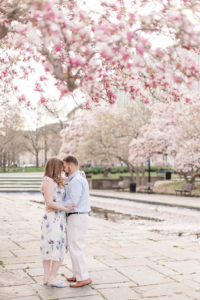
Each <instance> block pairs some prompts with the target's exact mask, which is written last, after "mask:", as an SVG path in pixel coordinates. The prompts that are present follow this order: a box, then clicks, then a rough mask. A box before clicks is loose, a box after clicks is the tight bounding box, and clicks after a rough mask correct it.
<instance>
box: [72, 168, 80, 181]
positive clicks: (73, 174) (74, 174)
mask: <svg viewBox="0 0 200 300" xmlns="http://www.w3.org/2000/svg"><path fill="white" fill-rule="evenodd" d="M78 174H80V171H79V170H78V171H76V172H74V173H72V174H71V175H69V181H71V180H72V179H73V178H74V176H76V175H78Z"/></svg>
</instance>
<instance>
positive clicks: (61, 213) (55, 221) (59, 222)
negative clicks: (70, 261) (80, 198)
mask: <svg viewBox="0 0 200 300" xmlns="http://www.w3.org/2000/svg"><path fill="white" fill-rule="evenodd" d="M62 170H63V163H62V161H61V160H60V159H58V158H54V157H53V158H50V159H48V161H47V163H46V165H45V171H44V177H43V181H42V194H43V196H44V200H45V203H46V205H48V206H49V207H52V208H54V209H56V211H54V212H51V213H45V214H44V216H43V218H42V224H41V243H40V252H41V257H42V260H43V266H44V284H48V285H49V286H53V287H60V288H61V287H66V285H64V284H63V282H62V281H59V280H57V278H56V276H57V272H58V269H59V267H60V266H61V264H62V262H63V259H64V257H65V254H66V251H67V243H66V238H67V228H66V214H65V212H66V211H69V210H72V209H73V208H75V207H76V206H75V205H74V204H73V205H71V206H69V207H64V206H62V205H60V204H59V202H63V201H64V198H65V188H64V183H63V178H62V176H61V173H62Z"/></svg>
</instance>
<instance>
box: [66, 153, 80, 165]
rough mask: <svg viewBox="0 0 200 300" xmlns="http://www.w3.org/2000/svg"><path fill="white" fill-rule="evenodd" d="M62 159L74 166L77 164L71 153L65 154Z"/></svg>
mask: <svg viewBox="0 0 200 300" xmlns="http://www.w3.org/2000/svg"><path fill="white" fill-rule="evenodd" d="M63 161H65V162H66V163H72V164H74V165H75V166H78V159H77V158H76V157H75V156H73V155H68V156H66V157H65V158H63Z"/></svg>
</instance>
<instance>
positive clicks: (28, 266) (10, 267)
mask: <svg viewBox="0 0 200 300" xmlns="http://www.w3.org/2000/svg"><path fill="white" fill-rule="evenodd" d="M4 266H5V269H6V270H23V269H36V268H42V267H43V265H42V262H38V263H34V262H32V263H25V264H14V265H4Z"/></svg>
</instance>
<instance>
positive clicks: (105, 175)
mask: <svg viewBox="0 0 200 300" xmlns="http://www.w3.org/2000/svg"><path fill="white" fill-rule="evenodd" d="M103 177H105V178H107V177H108V166H106V167H105V169H104V173H103Z"/></svg>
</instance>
